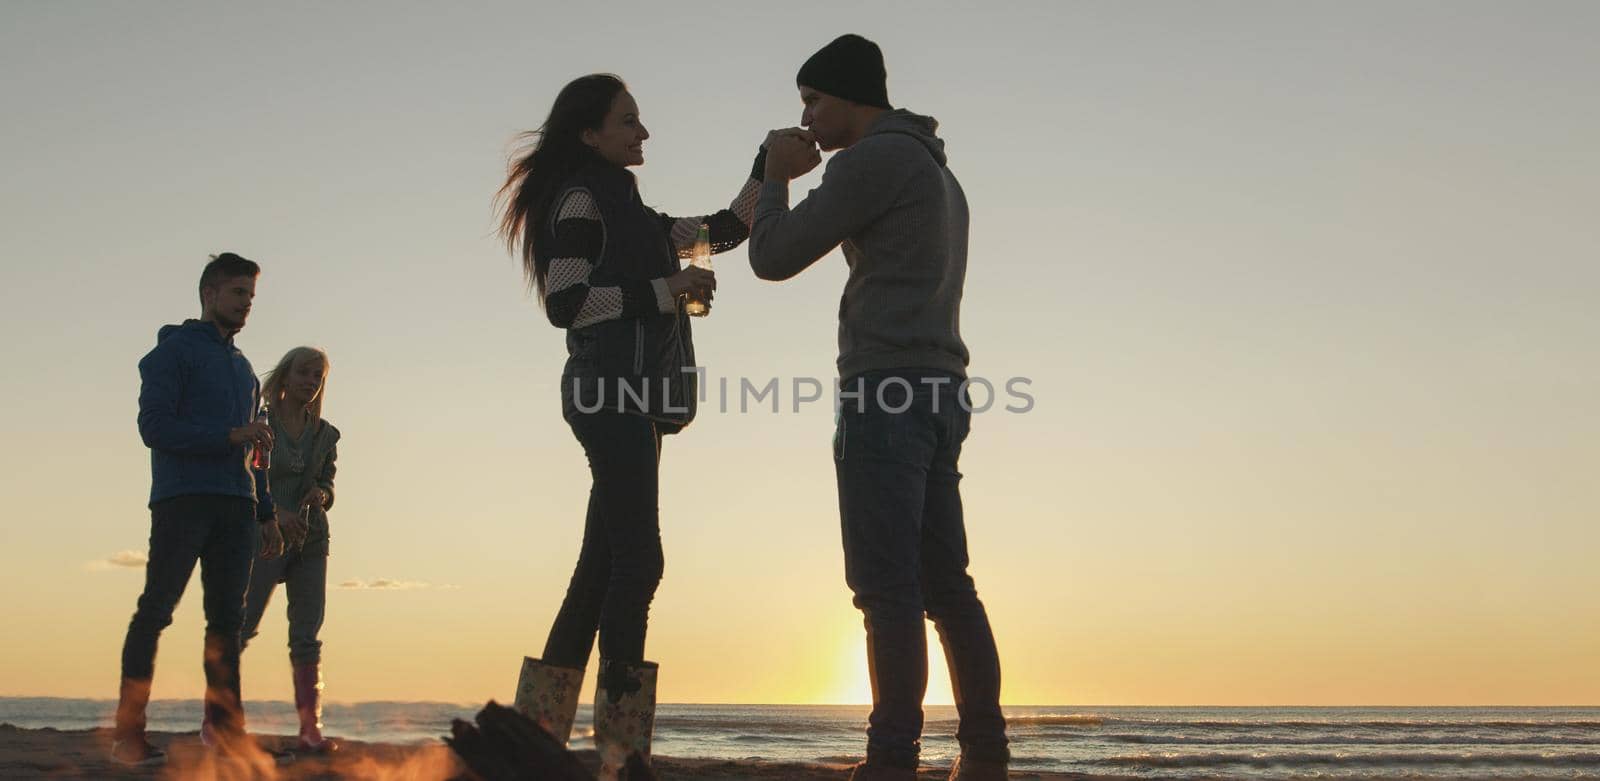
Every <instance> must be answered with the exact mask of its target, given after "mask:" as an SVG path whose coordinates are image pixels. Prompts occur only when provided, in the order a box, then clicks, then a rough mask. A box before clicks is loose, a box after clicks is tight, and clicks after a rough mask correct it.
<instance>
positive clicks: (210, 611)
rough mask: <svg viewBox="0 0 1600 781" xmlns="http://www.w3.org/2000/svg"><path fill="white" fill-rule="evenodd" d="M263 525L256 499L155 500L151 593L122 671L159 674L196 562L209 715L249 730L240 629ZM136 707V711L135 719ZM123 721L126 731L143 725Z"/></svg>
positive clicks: (221, 724)
mask: <svg viewBox="0 0 1600 781" xmlns="http://www.w3.org/2000/svg"><path fill="white" fill-rule="evenodd" d="M259 536H260V527H259V526H258V525H257V524H256V520H255V502H254V501H252V500H250V499H245V498H243V497H233V496H198V495H197V496H175V497H172V498H170V499H163V500H161V501H159V502H156V503H155V504H153V505H151V506H150V561H149V563H148V564H146V565H145V575H144V593H143V594H141V595H140V596H139V607H138V609H137V610H136V611H135V612H134V614H133V620H132V621H131V622H129V624H128V636H127V638H126V639H125V640H124V641H123V644H122V677H123V678H126V679H133V680H139V681H149V680H150V679H151V677H152V676H153V675H154V674H155V663H156V645H157V641H158V640H159V639H160V637H161V630H163V629H166V628H167V627H168V626H169V625H171V624H172V611H173V609H174V608H176V607H177V606H178V600H179V599H180V598H182V597H183V590H184V587H185V586H187V585H188V583H189V576H190V575H191V574H193V573H194V565H195V562H197V561H198V562H199V563H200V585H201V588H202V591H203V594H204V598H205V613H206V637H205V672H206V714H207V717H208V718H209V719H210V720H211V722H212V724H213V725H215V726H216V727H217V728H218V729H220V730H225V731H227V730H242V729H243V727H244V717H243V712H242V711H241V709H240V705H239V702H240V699H239V649H240V641H239V631H240V628H241V626H242V625H243V623H244V595H245V589H246V587H247V586H248V585H249V583H250V564H251V561H252V560H253V559H254V558H255V553H256V546H257V540H258V538H259ZM134 717H135V715H134V714H129V718H134ZM136 717H137V719H139V722H138V723H136V724H121V723H119V724H118V725H117V727H118V731H119V733H122V734H128V733H130V732H134V731H142V729H143V721H142V720H143V714H142V713H140V714H137V716H136Z"/></svg>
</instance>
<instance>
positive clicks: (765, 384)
mask: <svg viewBox="0 0 1600 781" xmlns="http://www.w3.org/2000/svg"><path fill="white" fill-rule="evenodd" d="M682 371H683V373H684V374H685V375H689V374H693V375H695V386H696V387H697V388H698V397H699V398H698V400H699V403H700V404H701V405H706V404H709V403H710V400H711V399H710V395H711V393H712V392H713V391H714V392H715V393H716V402H717V410H718V411H719V412H722V413H728V412H732V411H737V412H739V413H740V414H748V413H750V412H767V413H771V414H779V413H780V412H782V411H784V410H785V409H787V410H788V411H789V412H791V413H796V414H798V413H799V412H800V411H801V409H803V408H804V407H806V406H807V405H810V404H816V403H818V402H821V401H823V400H824V399H825V398H826V397H825V395H824V392H825V391H826V390H827V389H828V387H829V386H830V385H831V386H832V389H833V393H832V394H831V398H829V399H828V400H829V401H831V402H832V404H833V410H834V411H835V412H838V411H839V410H841V409H844V408H846V407H847V406H850V407H853V408H854V409H855V410H856V411H858V412H865V411H866V410H867V409H868V407H869V406H870V407H871V408H872V409H874V410H880V411H884V412H888V413H891V414H900V413H903V412H906V411H908V410H910V409H911V408H912V406H914V405H915V404H916V403H917V402H918V401H919V400H925V401H926V402H927V403H929V404H930V405H931V409H930V411H932V412H934V413H938V412H939V410H940V408H941V405H949V404H952V403H953V404H956V405H959V406H960V407H961V409H963V410H965V411H967V412H969V413H973V414H982V413H985V412H990V411H992V410H995V409H1003V410H1005V411H1006V412H1010V413H1012V414H1016V415H1021V414H1024V413H1027V412H1032V411H1033V408H1034V398H1033V394H1031V393H1029V392H1028V390H1027V389H1028V388H1030V387H1031V386H1032V385H1033V380H1032V379H1030V378H1028V377H1009V378H1006V379H1005V380H1004V381H1003V382H999V383H996V382H994V381H991V380H989V379H988V378H985V377H956V376H954V375H949V374H931V375H924V376H912V377H905V376H900V375H898V374H889V375H887V376H882V377H877V378H875V379H874V380H872V381H871V382H870V383H869V382H867V381H866V380H864V379H863V378H860V377H857V378H854V379H851V380H848V381H843V382H841V381H840V380H838V379H831V380H829V381H828V382H826V383H825V382H823V381H822V380H820V379H817V378H816V377H790V378H788V381H787V382H785V381H784V379H782V378H778V377H765V378H761V379H760V380H759V381H758V380H753V379H751V378H749V377H736V378H735V377H717V378H716V382H715V383H714V384H713V383H712V382H710V381H709V380H710V377H709V374H708V372H707V371H706V367H704V366H689V367H684V369H683V370H682ZM684 379H685V380H687V379H688V378H687V377H685V378H684ZM571 382H572V383H573V388H572V389H573V392H574V395H575V396H578V397H580V398H582V397H586V396H590V394H585V393H580V392H579V384H580V383H582V382H584V380H582V379H580V378H576V377H574V378H572V379H571ZM592 382H593V383H595V385H594V387H595V388H596V389H597V391H598V392H597V394H595V395H594V396H593V397H592V398H587V399H585V401H583V402H580V403H578V411H580V412H584V413H589V412H599V411H602V410H612V409H615V410H617V411H619V412H620V411H623V410H624V409H638V408H640V407H643V406H646V405H647V404H648V403H649V402H652V401H655V400H657V399H659V400H660V401H661V405H660V406H659V407H658V408H657V409H659V410H660V411H662V412H665V413H669V414H671V413H680V414H681V413H686V412H688V407H687V406H685V405H684V404H683V403H681V402H680V403H678V404H676V405H674V403H673V401H672V399H673V396H674V387H673V386H674V385H681V383H682V382H683V381H682V380H680V381H678V382H677V383H672V382H666V381H664V380H662V379H660V378H654V381H652V378H650V377H640V378H635V379H631V380H630V379H619V378H599V379H595V380H592ZM1002 389H1003V390H1002ZM785 390H787V391H788V393H787V394H785V393H784V391H785ZM679 392H681V390H680V391H679ZM1002 395H1003V396H1004V398H1002ZM785 399H787V400H788V403H787V404H784V403H783V402H784V400H785ZM1002 401H1003V402H1004V404H1000V402H1002ZM997 405H999V406H997Z"/></svg>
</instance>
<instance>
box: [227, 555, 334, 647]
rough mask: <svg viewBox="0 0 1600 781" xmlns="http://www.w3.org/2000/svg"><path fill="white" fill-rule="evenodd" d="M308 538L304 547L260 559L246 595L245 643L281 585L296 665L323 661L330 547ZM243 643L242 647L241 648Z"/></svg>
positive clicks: (243, 635)
mask: <svg viewBox="0 0 1600 781" xmlns="http://www.w3.org/2000/svg"><path fill="white" fill-rule="evenodd" d="M326 540H327V538H326V537H325V536H324V537H323V539H322V541H321V542H320V544H319V542H318V541H316V540H308V541H307V542H306V546H305V548H303V549H301V550H297V551H293V552H290V553H286V554H284V555H282V556H279V557H277V558H275V559H266V560H259V559H258V560H257V561H256V565H255V570H254V572H253V573H252V574H251V575H250V591H249V594H248V595H247V596H246V598H245V609H244V630H243V632H242V638H241V640H242V646H248V645H249V644H250V641H251V640H254V639H255V637H256V635H257V634H258V632H257V630H258V629H259V628H260V626H261V617H262V615H263V614H265V613H266V612H267V603H268V602H270V601H271V600H272V592H273V591H275V590H277V588H278V584H279V583H282V584H283V585H284V591H285V592H286V593H287V594H288V599H289V610H288V612H289V663H290V664H291V665H294V666H295V667H299V666H301V665H307V664H317V663H319V662H321V661H322V641H321V640H319V639H318V638H317V635H318V634H319V633H320V632H321V631H322V618H323V615H324V614H325V613H326V611H327V606H328V546H327V542H326ZM242 646H241V647H242Z"/></svg>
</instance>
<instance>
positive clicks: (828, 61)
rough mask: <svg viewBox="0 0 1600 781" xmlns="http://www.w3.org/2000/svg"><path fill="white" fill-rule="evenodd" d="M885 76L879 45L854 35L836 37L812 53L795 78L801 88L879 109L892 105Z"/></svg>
mask: <svg viewBox="0 0 1600 781" xmlns="http://www.w3.org/2000/svg"><path fill="white" fill-rule="evenodd" d="M886 79H887V74H886V73H884V70H883V52H882V51H881V50H879V49H878V44H875V43H873V42H872V41H869V40H867V39H865V38H862V37H861V36H859V35H854V34H847V35H841V36H839V37H838V38H835V39H833V42H832V43H830V44H828V45H827V46H824V47H822V49H821V50H819V51H818V52H817V53H816V54H813V55H811V59H809V60H806V64H804V65H801V66H800V72H799V73H798V74H796V75H795V77H794V81H795V83H796V84H798V85H800V86H802V87H810V88H812V89H814V90H817V91H819V92H826V93H828V94H829V95H832V96H834V97H836V98H844V99H845V100H850V101H854V102H856V103H860V104H861V105H863V106H876V107H877V108H889V88H888V86H887V85H886V84H885V80H886Z"/></svg>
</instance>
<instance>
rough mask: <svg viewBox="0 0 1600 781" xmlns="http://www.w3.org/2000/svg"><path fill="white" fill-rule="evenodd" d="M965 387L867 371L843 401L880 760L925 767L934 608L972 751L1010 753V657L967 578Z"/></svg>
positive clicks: (851, 524)
mask: <svg viewBox="0 0 1600 781" xmlns="http://www.w3.org/2000/svg"><path fill="white" fill-rule="evenodd" d="M940 379H942V380H944V384H942V385H937V386H934V385H930V384H929V383H928V382H925V381H924V380H928V381H936V380H940ZM960 383H961V378H959V377H957V376H955V375H952V374H949V373H946V372H939V371H934V370H931V369H930V370H922V369H909V370H895V371H878V372H867V373H864V374H862V375H858V376H857V377H855V378H851V379H849V380H847V381H846V382H845V383H844V385H843V389H844V391H845V392H846V393H849V392H851V391H853V390H855V389H856V388H858V387H859V388H860V389H861V394H860V404H859V406H858V403H857V401H856V400H855V399H853V398H851V397H849V396H843V397H842V406H841V409H840V412H839V420H838V424H837V430H836V431H835V434H834V449H833V453H834V467H835V471H836V473H837V478H838V484H839V519H840V525H841V527H842V530H843V534H844V562H845V579H846V581H847V582H848V583H849V585H850V589H851V591H852V592H854V594H855V605H856V607H858V608H860V609H861V611H862V613H863V616H864V621H865V624H866V629H867V665H868V670H869V673H870V675H871V679H872V715H871V717H870V719H869V721H868V727H867V756H868V759H869V760H871V761H873V762H877V763H883V764H888V765H896V766H902V767H915V766H916V763H917V759H918V753H919V750H920V747H921V738H922V697H923V695H924V693H925V691H926V689H927V684H928V648H927V636H926V634H925V632H924V629H923V623H922V621H923V616H924V614H926V616H927V617H928V618H930V619H932V620H933V623H934V627H935V628H936V629H937V630H938V633H939V639H940V642H941V643H942V644H943V645H944V653H945V659H946V660H947V661H948V663H949V668H950V670H949V672H950V683H951V687H950V688H951V690H952V691H953V692H954V694H955V700H956V710H957V712H958V713H959V715H960V719H961V724H960V728H959V730H958V731H957V733H956V737H957V739H958V740H959V741H960V743H961V750H962V753H963V754H964V755H966V756H968V757H969V758H973V759H982V760H991V761H999V760H1004V759H1005V758H1006V757H1007V755H1008V751H1007V747H1006V735H1005V718H1004V717H1003V716H1002V715H1001V713H1000V657H999V654H998V652H997V651H996V650H995V644H994V633H993V632H992V631H991V630H990V628H989V617H988V614H987V613H986V612H985V611H984V608H983V603H982V602H980V601H978V592H977V589H976V588H975V587H974V585H973V582H972V577H971V576H969V575H968V574H967V534H966V528H965V523H964V520H963V518H962V511H961V491H960V487H959V486H960V481H961V473H960V472H959V471H957V469H956V462H957V460H958V459H959V458H960V455H961V444H962V442H963V441H964V440H965V439H966V437H967V432H968V430H969V428H970V427H971V423H972V414H971V412H970V411H969V407H970V400H966V401H967V406H963V405H962V403H961V402H962V401H963V400H964V399H963V397H962V395H961V394H960V393H959V391H958V388H959V386H960ZM880 388H881V397H880ZM902 408H904V409H903V411H898V412H897V410H902Z"/></svg>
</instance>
